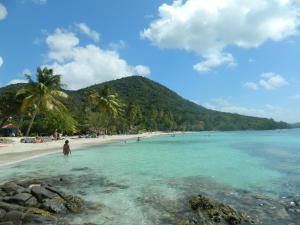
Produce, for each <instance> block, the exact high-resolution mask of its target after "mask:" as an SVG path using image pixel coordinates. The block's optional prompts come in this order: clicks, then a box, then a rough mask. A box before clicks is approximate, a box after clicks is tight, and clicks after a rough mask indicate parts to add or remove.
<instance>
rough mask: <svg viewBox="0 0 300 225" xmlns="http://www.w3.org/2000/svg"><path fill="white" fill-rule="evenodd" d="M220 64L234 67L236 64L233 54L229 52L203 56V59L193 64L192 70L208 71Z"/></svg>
mask: <svg viewBox="0 0 300 225" xmlns="http://www.w3.org/2000/svg"><path fill="white" fill-rule="evenodd" d="M222 64H226V65H228V66H229V67H234V66H235V65H236V64H235V61H234V58H233V56H232V55H231V54H229V53H222V54H212V55H210V56H209V57H207V58H205V60H204V61H202V62H200V63H197V64H196V65H194V70H196V71H198V72H201V73H204V72H209V71H211V70H212V69H213V68H215V67H218V66H220V65H222Z"/></svg>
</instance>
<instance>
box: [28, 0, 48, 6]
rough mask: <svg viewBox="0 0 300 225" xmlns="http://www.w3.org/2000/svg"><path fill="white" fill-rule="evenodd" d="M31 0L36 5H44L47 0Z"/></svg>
mask: <svg viewBox="0 0 300 225" xmlns="http://www.w3.org/2000/svg"><path fill="white" fill-rule="evenodd" d="M31 1H32V2H33V3H35V4H38V5H44V4H46V3H47V0H31Z"/></svg>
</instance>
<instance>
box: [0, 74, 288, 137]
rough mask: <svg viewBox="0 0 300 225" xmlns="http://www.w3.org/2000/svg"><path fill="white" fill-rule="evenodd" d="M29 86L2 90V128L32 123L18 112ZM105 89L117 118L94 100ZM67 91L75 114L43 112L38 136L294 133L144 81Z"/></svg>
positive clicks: (137, 79)
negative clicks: (56, 132) (103, 131)
mask: <svg viewBox="0 0 300 225" xmlns="http://www.w3.org/2000/svg"><path fill="white" fill-rule="evenodd" d="M24 85H25V84H16V85H10V86H7V87H4V88H1V89H0V118H1V119H0V121H1V120H2V123H4V122H3V121H5V120H7V118H9V117H10V116H11V117H13V118H14V119H15V120H16V121H19V125H20V127H21V128H22V130H24V127H25V125H26V123H27V124H28V120H29V118H27V117H26V116H25V117H24V118H23V119H22V114H20V113H19V106H20V103H21V101H22V100H21V99H18V98H15V93H16V92H17V90H18V89H20V88H21V87H22V86H24ZM104 87H105V88H108V89H109V92H110V93H109V94H110V95H116V96H118V98H117V101H118V102H117V104H120V105H122V107H121V108H119V109H117V110H118V113H117V116H111V117H108V116H107V115H112V114H113V111H110V112H108V113H107V115H106V116H105V113H103V112H102V113H101V107H102V108H103V104H102V106H101V104H96V103H95V102H93V101H89V99H91V96H94V99H98V100H99V99H101V96H103V90H104ZM65 92H66V93H67V94H68V96H69V98H68V100H62V103H64V105H65V106H66V108H67V109H68V110H69V112H70V114H69V118H67V119H63V118H60V119H57V116H55V115H53V113H52V114H49V113H46V112H44V113H41V114H40V115H39V116H37V118H36V123H35V124H34V125H33V127H32V131H33V132H38V131H39V132H43V133H52V132H53V129H55V128H58V129H60V130H63V131H66V132H72V131H75V130H77V131H78V132H87V131H89V130H97V129H103V128H105V129H107V130H108V131H110V132H113V133H124V132H126V133H127V132H138V131H142V130H148V131H149V130H151V131H154V130H162V131H170V130H182V131H187V130H193V131H199V130H249V129H251V130H263V129H280V128H290V125H289V124H287V123H284V122H276V121H274V120H273V119H264V118H257V117H251V116H242V115H238V114H231V113H224V112H217V111H214V110H209V109H206V108H204V107H202V106H199V105H197V104H195V103H193V102H190V101H188V100H186V99H183V98H182V97H180V96H179V95H177V94H176V93H175V92H173V91H171V90H169V89H168V88H166V87H164V86H162V85H160V84H158V83H156V82H154V81H151V80H149V79H147V78H144V77H139V76H133V77H127V78H122V79H118V80H114V81H109V82H105V83H102V84H97V85H93V86H90V87H87V88H84V89H80V90H77V91H65ZM104 94H105V93H104ZM106 94H107V93H106ZM110 98H112V97H110ZM111 103H112V102H111ZM112 104H114V103H112ZM98 106H99V107H98ZM70 119H72V120H74V121H76V122H75V123H76V129H75V128H74V127H72V128H70V127H69V128H67V127H68V126H67V124H68V123H66V125H63V124H64V122H65V121H67V120H70ZM20 121H21V122H20ZM53 121H55V122H53ZM74 121H73V122H74ZM75 123H73V124H75ZM47 124H48V125H47Z"/></svg>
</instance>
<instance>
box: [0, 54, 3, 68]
mask: <svg viewBox="0 0 300 225" xmlns="http://www.w3.org/2000/svg"><path fill="white" fill-rule="evenodd" d="M2 65H3V58H2V57H1V56H0V67H1V66H2Z"/></svg>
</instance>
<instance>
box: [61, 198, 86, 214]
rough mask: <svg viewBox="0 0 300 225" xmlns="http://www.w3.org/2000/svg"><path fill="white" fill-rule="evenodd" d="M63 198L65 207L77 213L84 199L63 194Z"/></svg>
mask: <svg viewBox="0 0 300 225" xmlns="http://www.w3.org/2000/svg"><path fill="white" fill-rule="evenodd" d="M64 200H65V201H66V203H65V206H66V208H67V209H68V210H70V211H71V212H74V213H78V212H80V211H81V210H82V207H83V204H84V201H83V200H82V199H81V198H79V197H76V196H73V195H65V196H64Z"/></svg>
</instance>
